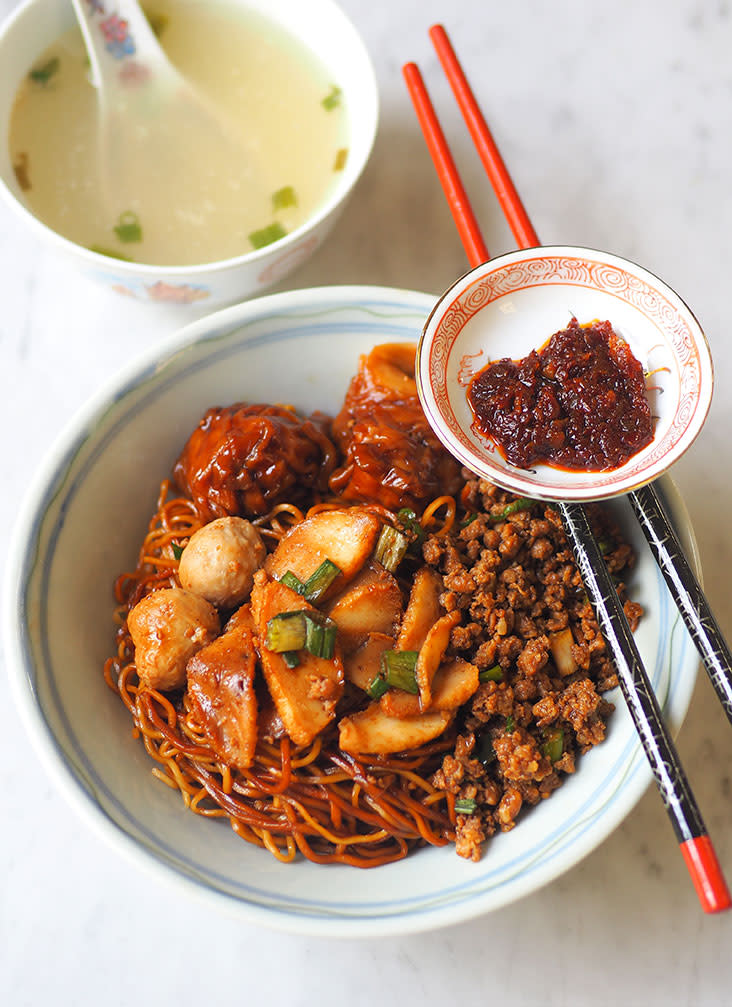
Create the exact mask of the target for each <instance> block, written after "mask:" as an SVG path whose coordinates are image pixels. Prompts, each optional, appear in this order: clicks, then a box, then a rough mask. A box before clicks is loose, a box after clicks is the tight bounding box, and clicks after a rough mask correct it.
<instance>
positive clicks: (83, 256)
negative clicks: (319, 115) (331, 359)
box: [0, 0, 378, 314]
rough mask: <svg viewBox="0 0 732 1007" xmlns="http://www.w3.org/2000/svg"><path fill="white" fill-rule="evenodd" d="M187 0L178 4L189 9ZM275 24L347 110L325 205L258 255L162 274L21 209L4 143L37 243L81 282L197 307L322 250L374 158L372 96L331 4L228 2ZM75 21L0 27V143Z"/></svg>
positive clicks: (9, 198) (4, 182) (55, 15)
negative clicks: (38, 63) (24, 90)
mask: <svg viewBox="0 0 732 1007" xmlns="http://www.w3.org/2000/svg"><path fill="white" fill-rule="evenodd" d="M190 2H191V0H180V3H190ZM226 2H227V3H228V4H230V5H231V6H232V7H241V8H251V9H252V10H254V11H256V12H259V13H261V14H263V15H265V16H266V17H267V18H268V19H270V20H272V21H275V22H277V23H280V24H282V25H283V26H284V27H285V28H286V29H287V30H288V31H289V32H290V33H291V34H292V35H294V36H296V37H297V38H298V39H299V40H300V42H301V43H302V44H303V45H304V46H306V47H308V48H309V49H310V50H311V51H312V52H313V53H314V55H315V56H316V57H317V58H318V60H319V62H320V63H322V64H323V65H324V66H325V67H326V68H327V69H328V70H329V73H330V76H331V77H332V79H333V80H334V81H337V82H338V86H339V87H340V88H341V91H342V92H343V99H344V103H345V106H346V108H347V109H348V119H349V131H350V133H349V140H348V157H347V159H346V163H345V166H344V167H343V170H342V171H339V172H338V180H337V184H336V185H335V186H334V188H333V189H332V190H331V193H330V195H329V196H328V197H327V199H326V200H325V201H324V202H323V204H322V205H321V206H320V207H319V208H318V209H317V210H316V211H315V212H314V213H313V214H312V215H311V216H310V218H309V219H308V220H307V221H306V222H305V223H304V224H303V225H302V226H300V227H298V228H297V229H296V230H294V231H292V232H291V233H290V234H288V235H286V236H285V237H283V238H280V239H279V240H278V241H275V242H273V243H272V244H270V245H267V246H265V247H264V248H261V249H258V250H254V251H250V252H248V253H247V254H244V255H240V256H238V257H236V258H230V259H226V260H222V261H220V262H211V263H206V264H202V265H192V266H179V267H163V266H150V265H141V264H138V263H134V262H126V261H122V260H118V259H114V258H110V257H108V256H105V255H100V254H98V253H97V252H94V251H90V250H89V249H87V248H84V247H82V246H81V245H78V244H75V243H74V242H72V241H69V240H67V239H66V238H64V237H62V236H61V235H59V234H58V233H57V232H55V231H53V230H51V229H50V228H49V227H47V226H46V225H45V224H44V223H42V222H41V221H40V220H39V219H38V218H37V217H35V216H34V215H33V213H32V212H31V211H30V210H29V209H28V208H27V207H26V205H25V203H24V201H23V194H22V190H21V188H20V185H19V182H18V179H17V178H16V174H15V171H14V168H13V164H12V163H11V158H10V153H9V150H8V147H7V141H4V142H3V144H2V147H1V148H0V193H1V194H2V195H3V196H4V197H5V201H6V203H7V204H8V205H9V207H10V208H11V211H13V212H15V213H17V214H18V215H19V217H20V218H21V219H22V220H23V221H24V223H25V224H26V225H27V226H29V227H31V228H32V229H33V230H34V232H35V233H36V235H38V236H39V237H40V239H41V240H42V241H43V242H44V243H45V244H47V245H48V246H49V247H51V248H52V249H53V250H54V251H55V252H56V253H57V254H58V255H59V256H60V257H62V258H64V259H66V260H67V261H68V262H70V263H72V264H73V265H75V266H76V267H78V268H79V269H80V270H81V271H82V272H83V273H84V274H85V275H86V276H87V277H89V278H90V279H92V280H95V281H98V282H99V283H101V284H103V285H104V286H106V287H108V288H110V289H112V290H114V291H116V292H118V293H120V294H123V295H125V296H128V297H134V298H137V299H139V300H142V301H145V302H154V303H160V302H165V303H166V304H177V305H181V306H182V307H189V308H193V309H196V311H197V313H198V314H200V309H201V308H202V307H203V308H208V307H209V306H219V305H222V304H229V303H232V302H233V301H236V300H241V299H243V298H246V297H250V296H252V295H255V294H258V293H261V292H263V291H265V290H266V289H267V288H268V287H271V286H272V285H273V284H275V283H277V282H279V281H280V280H282V279H284V278H285V277H286V276H288V275H289V274H290V273H291V272H292V271H293V270H294V269H296V268H297V267H298V266H300V265H301V264H302V263H304V262H305V261H306V260H307V259H308V258H310V256H311V255H312V254H313V253H314V252H315V250H316V249H317V248H318V247H319V246H320V245H321V244H322V242H323V241H324V240H325V238H326V236H327V235H328V233H329V232H330V230H331V228H332V227H333V225H334V224H335V222H336V220H337V218H338V215H339V214H340V212H341V210H342V209H343V206H344V205H345V203H346V201H347V199H348V197H349V195H350V193H351V191H352V189H353V187H354V185H355V184H356V182H357V180H358V178H359V177H360V175H361V173H362V171H363V169H364V167H365V165H366V163H367V161H368V158H369V156H370V153H371V149H372V147H373V142H374V138H375V135H376V128H377V123H378V91H377V86H376V79H375V76H374V71H373V67H372V64H371V61H370V58H369V55H368V53H367V52H366V49H365V47H364V45H363V43H362V41H361V39H360V37H359V36H358V34H357V32H356V30H355V29H354V27H353V25H352V24H351V23H350V21H349V20H348V19H347V18H346V17H345V15H344V14H343V12H342V11H341V10H340V8H339V7H338V6H337V4H336V3H334V2H333V0H226ZM74 23H75V19H74V13H73V9H72V5H71V3H69V2H68V0H26V2H24V3H22V4H21V5H20V6H19V7H18V8H17V9H16V10H15V11H14V12H13V13H12V14H11V15H10V17H9V18H8V19H7V20H6V21H5V23H4V24H3V25H2V26H1V27H0V136H2V137H4V138H5V137H7V136H8V126H9V121H10V113H11V109H12V105H13V99H14V96H15V93H16V91H17V88H18V85H19V83H20V81H21V80H22V79H23V77H24V75H25V74H27V73H28V71H29V69H30V68H31V66H32V65H33V62H34V60H36V59H37V58H38V56H39V55H40V54H41V53H42V52H43V51H44V50H45V49H46V48H47V47H48V46H49V45H50V44H51V43H52V42H53V41H54V40H55V39H57V38H58V37H59V35H61V34H62V32H64V31H66V30H67V29H69V28H70V27H72V26H73V25H74Z"/></svg>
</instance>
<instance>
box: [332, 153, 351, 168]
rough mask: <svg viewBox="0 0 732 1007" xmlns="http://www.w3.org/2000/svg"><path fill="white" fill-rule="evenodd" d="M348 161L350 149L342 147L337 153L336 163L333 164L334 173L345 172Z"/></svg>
mask: <svg viewBox="0 0 732 1007" xmlns="http://www.w3.org/2000/svg"><path fill="white" fill-rule="evenodd" d="M347 160H348V147H341V148H340V150H337V151H336V156H335V161H334V162H333V171H343V169H344V168H345V166H346V161H347Z"/></svg>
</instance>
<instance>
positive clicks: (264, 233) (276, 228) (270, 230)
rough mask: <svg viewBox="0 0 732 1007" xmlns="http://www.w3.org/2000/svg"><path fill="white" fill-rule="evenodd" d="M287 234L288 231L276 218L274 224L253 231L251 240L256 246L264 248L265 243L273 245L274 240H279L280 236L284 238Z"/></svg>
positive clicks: (250, 236)
mask: <svg viewBox="0 0 732 1007" xmlns="http://www.w3.org/2000/svg"><path fill="white" fill-rule="evenodd" d="M286 234H287V231H286V230H285V229H284V227H283V226H282V224H280V222H279V221H277V220H276V221H275V222H274V223H273V224H269V225H268V226H267V227H263V228H261V230H259V231H252V233H251V234H250V235H249V241H250V242H251V244H252V246H253V247H254V248H264V247H265V245H271V244H272V242H273V241H279V240H280V238H284V237H285V235H286Z"/></svg>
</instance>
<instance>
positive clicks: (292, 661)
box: [282, 650, 300, 668]
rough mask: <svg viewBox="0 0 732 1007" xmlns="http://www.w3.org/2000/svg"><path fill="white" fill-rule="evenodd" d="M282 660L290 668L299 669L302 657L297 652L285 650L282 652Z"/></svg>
mask: <svg viewBox="0 0 732 1007" xmlns="http://www.w3.org/2000/svg"><path fill="white" fill-rule="evenodd" d="M282 660H283V661H284V662H285V664H286V665H287V667H288V668H297V666H298V664H299V663H300V655H299V654H298V652H297V651H296V650H285V651H283V652H282Z"/></svg>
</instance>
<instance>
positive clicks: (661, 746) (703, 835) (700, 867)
mask: <svg viewBox="0 0 732 1007" xmlns="http://www.w3.org/2000/svg"><path fill="white" fill-rule="evenodd" d="M430 36H431V38H432V41H433V42H434V43H435V48H436V49H437V52H438V55H439V57H440V60H441V62H442V65H443V68H444V69H445V72H446V75H447V77H448V80H449V81H450V84H451V85H452V87H453V91H454V93H455V96H456V98H457V101H458V104H459V105H460V108H461V110H462V111H463V114H464V115H465V119H466V122H467V123H468V127H469V129H470V132H471V135H472V136H473V139H474V141H475V143H476V146H477V147H478V149H479V153H480V154H481V157H482V158H483V161H484V164H486V168H487V171H488V174H489V176H490V178H491V181H492V183H493V185H494V189H495V191H496V195H497V196H498V198H499V201H500V202H501V206H502V207H503V208H504V211H505V212H506V215H507V217H509V212H508V208H510V211H511V214H510V221H511V224H512V226H513V227H514V234H517V227H515V226H514V222H515V221H518V231H519V233H518V234H517V237H519V238H520V239H522V240H523V241H524V243H525V246H528V247H533V246H534V245H536V244H538V238H537V237H536V233H535V232H534V230H533V227H532V225H531V222H530V221H529V219H528V216H527V215H526V213H525V211H524V210H523V204H522V203H521V200H520V199H519V196H518V193H517V192H516V190H515V188H514V187H513V183H512V182H511V180H510V177H509V175H508V172H507V170H506V168H505V165H504V164H503V160H502V158H501V156H500V153H499V152H498V149H497V147H496V145H495V143H494V141H493V138H492V136H491V134H490V130H489V129H488V126H487V123H485V120H484V119H483V117H482V113H481V112H480V110H479V109H478V106H477V102H476V101H475V98H474V96H473V94H472V91H471V90H470V88H469V85H468V84H467V80H466V79H465V76H464V74H463V73H462V69H461V68H460V66H459V63H458V61H457V57H456V55H455V53H454V51H453V50H452V46H451V45H450V42H449V40H448V38H447V35H446V33H445V31H444V29H443V28H442V27H441V26H439V25H436V26H434V27H433V28H432V29H430ZM404 77H405V80H406V82H407V87H408V89H409V92H410V95H411V97H412V100H413V102H414V106H415V110H416V112H417V116H418V119H419V121H420V125H421V126H422V129H423V132H424V134H425V139H426V140H427V145H428V147H429V149H430V152H431V154H432V157H433V161H434V162H435V165H436V167H437V170H438V175H439V177H440V181H441V183H442V185H443V190H444V192H445V195H446V197H447V199H448V202H449V203H450V208H451V210H452V213H453V216H454V217H455V218H456V219H458V218H459V217H460V216H461V215H462V214H463V213H465V212H467V211H468V210H469V212H470V214H471V217H472V210H470V207H469V204H468V203H467V197H464V198H461V201H460V202H457V201H456V200H455V198H454V193H455V192H456V191H463V192H464V190H462V184H461V182H460V180H459V178H457V179H456V178H455V175H456V174H457V169H456V168H455V167H454V161H453V160H452V157H451V156H450V154H449V147H448V144H447V142H446V140H445V137H444V134H443V133H442V130H441V128H440V126H439V122H438V120H437V117H436V114H435V112H434V109H433V107H432V103H431V101H430V99H429V95H428V93H427V89H426V87H425V85H424V81H423V80H422V77H421V74H420V72H419V69H418V68H417V66H416V65H415V64H414V63H409V64H407V65H406V66H405V67H404ZM436 151H437V152H440V153H441V154H442V156H440V157H439V159H438V158H437V157H436V156H435V152H436ZM445 152H446V154H445ZM466 207H467V210H466ZM522 221H523V224H522V223H521V222H522ZM459 230H460V233H461V237H462V236H463V233H464V229H463V228H460V227H459ZM463 243H464V245H465V250H466V252H467V254H468V258H469V260H470V263H471V265H472V266H478V265H480V261H481V260H480V257H479V256H478V255H477V253H476V251H475V245H474V244H471V243H468V242H467V241H465V239H463ZM559 509H560V513H561V516H562V521H563V524H564V528H565V532H566V534H567V536H568V539H569V541H570V542H571V544H572V548H573V552H574V555H575V560H576V562H577V566H578V568H579V570H580V572H581V574H582V576H583V580H584V582H585V587H586V590H587V593H588V597H589V598H590V601H591V603H592V606H593V609H594V611H595V613H596V616H597V619H598V624H599V625H600V628H601V629H602V631H603V635H604V636H605V640H606V643H607V645H608V647H609V649H610V652H611V653H612V656H613V658H614V661H615V667H616V669H617V672H618V677H619V680H620V683H621V689H622V692H623V695H624V697H625V699H626V702H627V704H628V708H629V711H630V714H631V717H632V719H633V723H634V724H635V727H636V730H637V732H638V735H639V737H640V740H641V743H642V745H643V748H644V751H645V753H646V756H647V758H648V761H649V763H650V766H651V769H652V772H653V775H654V777H655V780H656V783H657V786H658V788H659V791H660V793H661V796H662V798H663V801H664V805H665V806H666V809H667V812H668V814H669V817H670V819H671V822H672V824H673V827H674V831H675V833H676V836H677V839H678V842H679V845H680V848H681V851H682V854H683V856H684V860H685V862H686V865H687V868H688V869H689V872H690V874H691V877H692V880H693V882H694V885H695V888H696V891H697V895H698V897H699V899H700V902H701V904H702V906H703V908H704V910H705V911H706V912H719V911H721V910H724V909H729V908H730V907H732V900H730V895H729V892H728V890H727V886H726V884H725V881H724V877H723V875H722V872H721V869H720V867H719V863H718V860H717V857H716V854H715V852H714V848H713V846H712V843H711V840H710V839H709V836H708V834H707V830H706V827H705V826H704V822H703V820H702V817H701V813H700V811H699V808H698V806H697V803H696V801H695V799H694V796H693V793H692V791H691V788H690V786H689V783H688V780H687V778H686V774H685V773H684V770H683V768H682V766H681V762H680V760H679V757H678V754H677V752H676V748H675V746H674V744H673V741H672V739H671V737H670V735H669V733H668V731H667V729H666V726H665V724H664V722H663V717H662V715H661V711H660V708H659V706H658V701H657V700H656V697H655V695H654V694H653V690H652V687H651V685H650V681H649V679H648V676H647V673H646V671H645V669H644V667H643V662H642V660H641V658H640V654H639V653H638V649H637V647H636V645H635V641H634V640H633V635H632V632H631V630H630V627H629V626H628V622H627V619H626V618H625V613H624V612H623V608H622V605H621V603H620V599H619V598H618V594H617V591H616V589H615V585H614V584H613V581H612V578H611V577H610V574H609V572H608V570H607V567H606V564H605V561H604V560H603V558H602V555H601V553H600V550H599V547H598V545H597V543H596V542H595V540H594V537H593V535H592V532H591V529H590V525H589V521H588V518H587V514H586V512H585V509H584V507H582V505H580V504H566V503H562V504H559Z"/></svg>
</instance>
